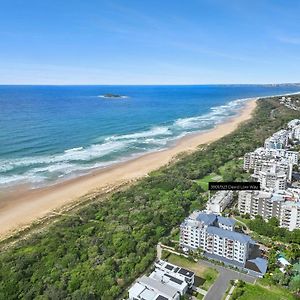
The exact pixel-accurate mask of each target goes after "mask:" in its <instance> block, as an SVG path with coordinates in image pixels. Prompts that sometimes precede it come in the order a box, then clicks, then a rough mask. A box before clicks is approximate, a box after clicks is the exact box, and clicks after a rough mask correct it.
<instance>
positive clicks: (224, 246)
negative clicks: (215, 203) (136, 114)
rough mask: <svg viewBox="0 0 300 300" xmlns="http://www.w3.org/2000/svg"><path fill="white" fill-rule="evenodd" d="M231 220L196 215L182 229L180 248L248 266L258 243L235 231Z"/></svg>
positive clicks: (205, 214)
mask: <svg viewBox="0 0 300 300" xmlns="http://www.w3.org/2000/svg"><path fill="white" fill-rule="evenodd" d="M234 224H235V221H234V220H233V219H230V218H225V217H221V216H217V215H215V214H207V213H204V212H199V211H197V212H194V213H193V214H191V215H190V216H189V217H188V218H186V219H185V220H184V222H183V223H182V224H181V226H180V245H181V246H182V247H183V248H187V249H190V250H196V249H198V248H200V249H202V250H203V251H204V252H205V253H210V254H213V255H216V256H217V257H220V258H225V259H227V260H230V261H233V262H237V263H239V264H242V265H244V264H245V263H246V260H247V259H248V258H249V255H250V253H251V247H252V246H253V245H255V242H254V241H253V240H252V239H251V238H250V237H249V236H247V235H245V234H242V233H238V232H235V231H234Z"/></svg>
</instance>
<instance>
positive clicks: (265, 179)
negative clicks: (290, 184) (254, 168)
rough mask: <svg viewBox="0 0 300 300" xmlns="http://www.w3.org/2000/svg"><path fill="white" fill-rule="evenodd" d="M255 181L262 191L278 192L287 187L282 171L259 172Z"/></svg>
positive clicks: (285, 176) (285, 177)
mask: <svg viewBox="0 0 300 300" xmlns="http://www.w3.org/2000/svg"><path fill="white" fill-rule="evenodd" d="M256 179H257V181H258V182H260V187H261V189H263V190H268V191H280V190H285V189H286V187H287V175H286V174H285V172H283V171H277V169H275V170H272V169H271V170H269V171H260V172H258V175H257V176H256Z"/></svg>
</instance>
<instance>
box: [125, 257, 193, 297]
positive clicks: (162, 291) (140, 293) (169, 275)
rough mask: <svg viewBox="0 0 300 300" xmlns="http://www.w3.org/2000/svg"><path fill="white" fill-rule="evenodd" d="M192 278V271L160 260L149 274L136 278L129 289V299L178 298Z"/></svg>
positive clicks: (191, 282)
mask: <svg viewBox="0 0 300 300" xmlns="http://www.w3.org/2000/svg"><path fill="white" fill-rule="evenodd" d="M194 280H195V274H194V273H193V272H192V271H190V270H187V269H184V268H181V267H178V266H176V265H173V264H171V263H169V262H166V261H163V260H160V261H158V262H156V263H155V270H154V271H153V272H152V273H151V274H150V275H149V276H145V275H144V276H142V277H140V278H138V279H137V280H136V282H135V284H134V285H133V286H132V287H131V288H130V289H129V300H179V299H181V297H182V296H183V295H185V294H186V292H187V290H188V289H190V288H192V287H193V285H194Z"/></svg>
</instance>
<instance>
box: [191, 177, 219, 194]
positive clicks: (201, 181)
mask: <svg viewBox="0 0 300 300" xmlns="http://www.w3.org/2000/svg"><path fill="white" fill-rule="evenodd" d="M221 180H222V176H220V175H218V174H216V173H211V174H209V175H207V176H205V177H203V178H201V179H198V180H196V182H197V183H198V184H199V185H200V186H201V188H202V189H203V190H205V191H207V190H208V183H209V182H218V181H221Z"/></svg>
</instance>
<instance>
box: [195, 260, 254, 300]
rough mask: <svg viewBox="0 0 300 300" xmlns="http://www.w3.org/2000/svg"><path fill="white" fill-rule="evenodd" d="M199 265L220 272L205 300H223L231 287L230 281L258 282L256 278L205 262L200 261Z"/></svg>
mask: <svg viewBox="0 0 300 300" xmlns="http://www.w3.org/2000/svg"><path fill="white" fill-rule="evenodd" d="M199 263H200V264H201V265H204V266H207V267H210V268H214V269H216V270H217V271H218V272H219V276H218V278H217V280H216V281H215V283H214V284H213V285H212V286H211V287H210V289H209V290H208V292H207V294H206V295H205V297H204V299H205V300H221V299H222V298H223V296H224V294H225V292H226V290H227V288H228V286H229V282H230V280H235V279H240V280H244V281H246V282H250V283H254V282H255V280H256V277H253V276H251V275H247V274H244V273H240V272H238V271H234V270H231V269H227V268H224V267H222V266H218V265H215V264H213V263H211V262H208V261H205V260H200V261H199Z"/></svg>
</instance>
